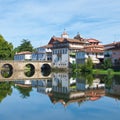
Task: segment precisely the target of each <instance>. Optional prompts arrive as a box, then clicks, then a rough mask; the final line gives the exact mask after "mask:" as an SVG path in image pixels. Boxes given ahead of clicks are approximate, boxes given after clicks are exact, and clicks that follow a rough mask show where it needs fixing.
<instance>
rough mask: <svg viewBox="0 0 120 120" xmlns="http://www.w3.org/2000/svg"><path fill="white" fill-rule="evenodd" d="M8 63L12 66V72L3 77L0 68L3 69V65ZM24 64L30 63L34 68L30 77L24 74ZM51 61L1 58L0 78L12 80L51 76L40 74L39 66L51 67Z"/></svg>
mask: <svg viewBox="0 0 120 120" xmlns="http://www.w3.org/2000/svg"><path fill="white" fill-rule="evenodd" d="M5 65H8V66H11V67H12V70H13V74H12V76H11V77H9V78H4V77H3V76H2V75H1V70H2V69H3V66H5ZM26 65H31V66H33V67H34V69H35V74H34V75H33V76H32V77H27V76H25V74H24V70H25V67H26ZM51 66H52V63H51V61H15V60H1V61H0V79H3V80H4V79H5V80H6V79H7V80H9V79H10V80H12V79H13V80H14V79H21V78H23V79H36V78H48V77H51V76H43V75H42V74H41V68H42V67H47V68H48V67H49V68H51Z"/></svg>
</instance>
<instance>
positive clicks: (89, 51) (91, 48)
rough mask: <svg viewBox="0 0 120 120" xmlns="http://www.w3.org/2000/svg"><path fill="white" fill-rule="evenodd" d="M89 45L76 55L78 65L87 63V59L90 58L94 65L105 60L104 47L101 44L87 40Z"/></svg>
mask: <svg viewBox="0 0 120 120" xmlns="http://www.w3.org/2000/svg"><path fill="white" fill-rule="evenodd" d="M86 40H87V41H88V42H89V45H87V46H85V47H84V48H83V49H81V50H80V51H78V52H77V53H76V62H77V63H78V64H83V63H85V62H86V60H87V58H88V57H90V58H91V59H92V61H93V63H95V64H97V63H100V62H101V61H103V59H104V46H103V45H101V44H99V41H98V40H96V39H86Z"/></svg>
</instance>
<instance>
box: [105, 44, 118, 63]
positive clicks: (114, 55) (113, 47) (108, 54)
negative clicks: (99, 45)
mask: <svg viewBox="0 0 120 120" xmlns="http://www.w3.org/2000/svg"><path fill="white" fill-rule="evenodd" d="M104 47H105V52H104V56H105V59H107V58H109V59H111V61H112V64H113V65H120V42H113V43H110V44H106V45H104Z"/></svg>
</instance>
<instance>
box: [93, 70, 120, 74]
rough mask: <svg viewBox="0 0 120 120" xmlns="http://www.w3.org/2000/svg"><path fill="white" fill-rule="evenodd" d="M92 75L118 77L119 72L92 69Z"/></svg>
mask: <svg viewBox="0 0 120 120" xmlns="http://www.w3.org/2000/svg"><path fill="white" fill-rule="evenodd" d="M93 74H105V75H106V74H113V75H120V71H113V70H112V69H108V70H103V69H93Z"/></svg>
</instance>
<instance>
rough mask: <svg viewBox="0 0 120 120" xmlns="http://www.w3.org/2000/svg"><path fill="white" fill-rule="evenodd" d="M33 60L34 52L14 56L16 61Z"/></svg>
mask: <svg viewBox="0 0 120 120" xmlns="http://www.w3.org/2000/svg"><path fill="white" fill-rule="evenodd" d="M31 59H32V52H30V51H22V52H19V53H16V54H15V55H14V60H31Z"/></svg>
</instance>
